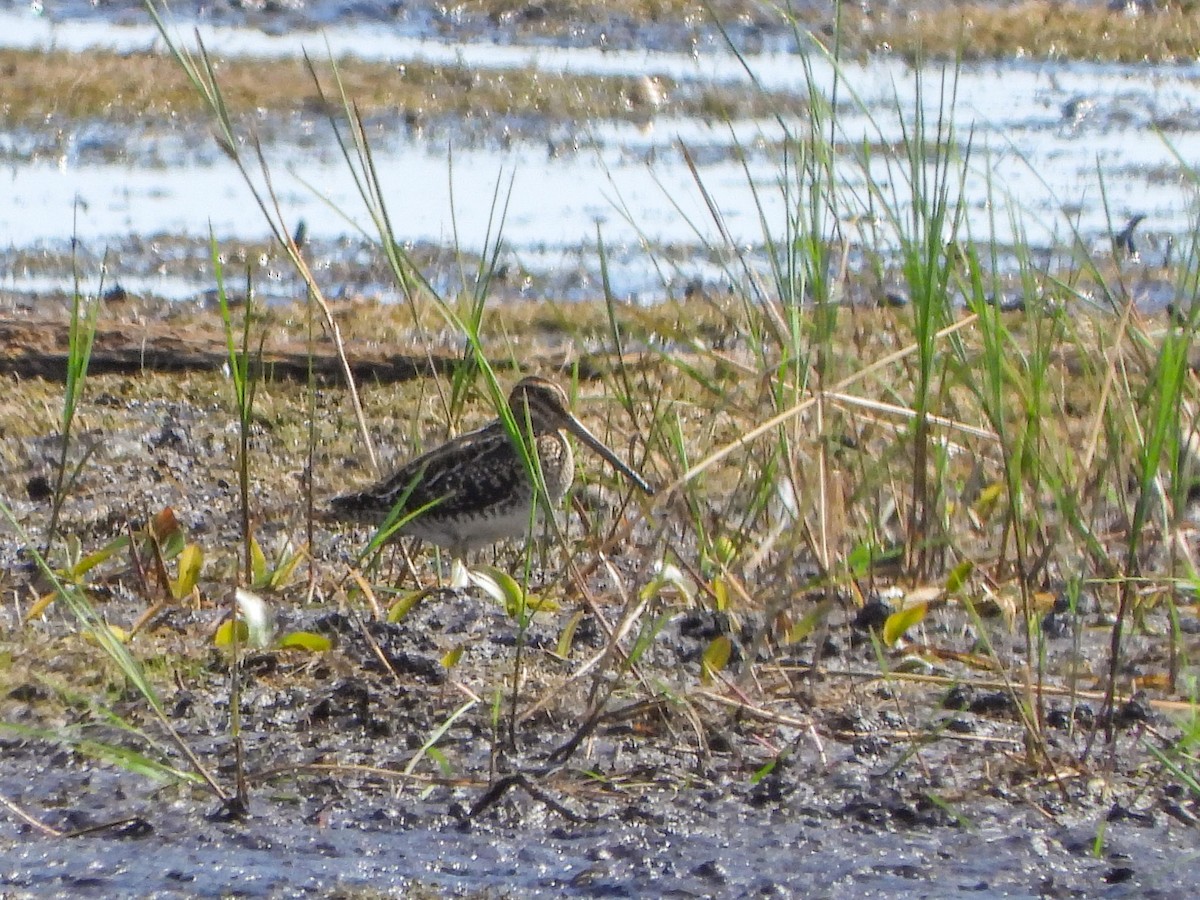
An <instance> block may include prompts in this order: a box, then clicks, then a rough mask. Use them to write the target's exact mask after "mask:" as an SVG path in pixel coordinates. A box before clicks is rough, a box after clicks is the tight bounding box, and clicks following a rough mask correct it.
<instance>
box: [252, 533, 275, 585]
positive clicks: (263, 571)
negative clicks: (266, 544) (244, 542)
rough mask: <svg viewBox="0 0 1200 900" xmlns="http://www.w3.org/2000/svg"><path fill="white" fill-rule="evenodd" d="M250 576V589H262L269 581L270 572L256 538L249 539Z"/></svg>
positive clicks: (265, 557)
mask: <svg viewBox="0 0 1200 900" xmlns="http://www.w3.org/2000/svg"><path fill="white" fill-rule="evenodd" d="M250 575H251V577H252V581H251V587H254V588H264V587H266V586H267V584H268V583H269V582H270V580H271V572H270V570H269V569H268V568H267V555H266V554H265V553H263V549H262V546H261V545H260V544H259V543H258V538H256V537H253V536H251V538H250Z"/></svg>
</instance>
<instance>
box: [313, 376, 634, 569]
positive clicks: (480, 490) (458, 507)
mask: <svg viewBox="0 0 1200 900" xmlns="http://www.w3.org/2000/svg"><path fill="white" fill-rule="evenodd" d="M508 403H509V408H510V409H511V410H512V414H513V418H514V419H515V421H516V425H517V427H518V428H519V429H520V430H521V431H522V432H524V433H528V434H531V436H532V442H531V446H532V447H533V448H534V449H535V450H536V452H537V459H538V465H539V467H540V470H541V473H542V478H543V480H544V482H545V486H546V494H547V500H548V501H549V502H550V503H551V504H553V505H557V504H558V502H559V501H560V500H561V499H562V498H563V496H564V495H565V494H566V493H567V490H568V488H570V486H571V482H572V480H573V479H574V476H575V457H574V454H573V453H572V452H571V445H570V442H569V441H568V440H567V437H566V432H570V433H571V434H574V435H575V436H576V437H578V438H579V439H580V441H582V442H583V443H584V444H585V445H587V446H588V447H589V448H591V449H592V450H594V451H595V452H596V453H598V454H599V455H600V456H601V457H603V458H604V459H605V460H607V461H608V462H609V463H610V464H611V465H612V466H613V467H614V468H616V469H617V470H618V471H620V472H621V473H622V474H624V475H625V476H626V477H627V478H629V479H630V480H631V481H633V483H634V484H636V485H637V486H638V487H639V488H640V489H642V490H643V491H646V492H647V493H653V489H652V488H651V487H650V485H648V484H647V483H646V481H645V480H644V479H643V478H642V477H641V476H640V475H638V474H637V473H636V472H635V471H633V469H631V468H630V467H629V466H628V465H626V464H625V463H624V462H623V461H622V460H621V459H620V457H618V456H617V455H616V454H615V453H614V452H613V451H612V450H610V449H609V448H608V447H607V446H605V445H604V444H603V443H602V442H601V441H600V440H599V438H597V437H595V436H594V435H593V434H592V433H591V432H590V431H588V430H587V428H585V427H584V426H583V424H582V423H580V422H579V420H578V419H576V418H575V417H574V416H572V415H571V413H570V411H569V410H568V408H567V396H566V393H565V392H564V391H563V389H562V388H561V387H559V386H558V385H556V384H555V383H554V382H552V381H548V380H546V379H545V378H539V377H536V376H531V377H528V378H523V379H522V380H521V381H519V382H518V383H517V384H516V386H514V387H513V389H512V392H511V393H510V394H509V399H508ZM535 498H536V490H535V487H534V482H533V481H532V480H531V478H530V475H529V470H528V467H527V466H526V463H525V459H524V457H523V455H522V453H521V451H520V450H519V449H518V447H517V446H516V445H515V444H514V442H513V440H512V438H511V436H510V434H509V432H508V429H507V428H506V427H505V425H504V422H503V421H502V420H500V419H496V420H495V421H493V422H490V423H489V424H487V425H485V426H484V427H483V428H480V429H478V430H476V431H472V432H469V433H467V434H464V435H461V436H460V437H457V438H454V439H453V440H451V441H448V442H447V443H445V444H442V445H441V446H440V447H437V448H435V449H433V450H431V451H429V452H428V453H425V454H424V455H422V456H419V457H417V458H416V459H413V460H411V461H409V462H408V463H405V464H404V465H403V466H401V467H400V468H399V469H398V470H397V471H396V472H394V473H393V474H392V475H390V476H388V477H387V478H385V479H383V480H381V481H379V482H377V483H376V484H374V485H371V486H370V487H368V488H366V489H365V490H362V491H357V492H355V493H351V494H344V495H342V496H340V497H335V498H333V500H332V501H331V503H330V512H331V514H332V516H333V517H334V518H336V519H342V520H349V521H359V522H367V523H370V524H376V525H378V524H380V523H382V522H383V521H384V520H385V519H386V518H387V516H388V514H389V513H390V512H391V511H392V510H393V508H395V507H396V506H397V504H400V509H399V510H398V512H399V515H400V518H403V517H405V516H407V515H410V514H412V513H418V514H417V515H415V516H414V517H413V518H411V519H410V520H409V521H407V522H405V523H404V524H403V525H402V526H401V527H400V528H399V533H400V534H405V535H411V536H413V537H416V538H420V539H421V540H425V541H429V542H430V543H433V544H437V545H438V546H440V547H446V548H448V549H449V550H450V551H451V553H452V555H454V556H455V557H457V558H462V557H464V556H465V555H466V554H467V553H468V552H470V551H471V550H475V549H477V548H479V547H485V546H487V545H489V544H493V543H495V542H497V541H500V540H506V539H510V538H520V537H523V536H525V535H526V533H527V532H528V530H529V524H530V520H531V517H530V514H531V511H532V510H531V507H532V505H533V504H534V502H535ZM401 501H403V502H402V503H401ZM418 511H419V512H418Z"/></svg>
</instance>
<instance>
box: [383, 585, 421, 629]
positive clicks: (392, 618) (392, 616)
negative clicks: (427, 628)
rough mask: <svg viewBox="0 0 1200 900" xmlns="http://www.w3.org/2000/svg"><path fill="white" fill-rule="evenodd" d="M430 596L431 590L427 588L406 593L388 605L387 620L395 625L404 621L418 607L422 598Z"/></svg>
mask: <svg viewBox="0 0 1200 900" xmlns="http://www.w3.org/2000/svg"><path fill="white" fill-rule="evenodd" d="M428 596H429V591H427V590H420V591H412V592H410V593H408V594H405V595H404V596H403V597H401V598H400V599H399V600H397V601H396V602H395V603H393V604H392V605H391V606H389V607H388V613H387V620H388V621H389V622H391V623H392V624H393V625H395V624H396V623H397V622H400V621H402V620H403V619H404V618H405V617H407V616H408V614H409V613H410V612H412V611H413V610H414V609H416V608H417V606H418V605H419V604H420V602H421V601H422V600H424V599H425V598H426V597H428Z"/></svg>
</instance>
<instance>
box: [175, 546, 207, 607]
mask: <svg viewBox="0 0 1200 900" xmlns="http://www.w3.org/2000/svg"><path fill="white" fill-rule="evenodd" d="M203 566H204V551H203V550H202V549H200V545H199V544H188V545H187V546H186V547H184V548H183V552H182V553H181V554H179V577H178V578H176V579H175V580H174V581H172V582H171V596H172V597H174V598H175V599H176V600H182V599H183V598H184V597H187V596H188V595H189V594H191V593H192V590H193V588H195V587H196V582H197V581H199V580H200V569H201V568H202V567H203Z"/></svg>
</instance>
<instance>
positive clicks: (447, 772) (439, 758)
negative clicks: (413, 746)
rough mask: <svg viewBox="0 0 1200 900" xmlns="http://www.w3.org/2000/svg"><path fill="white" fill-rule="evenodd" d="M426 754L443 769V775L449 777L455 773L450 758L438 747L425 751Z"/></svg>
mask: <svg viewBox="0 0 1200 900" xmlns="http://www.w3.org/2000/svg"><path fill="white" fill-rule="evenodd" d="M425 755H426V756H428V757H429V758H430V759H432V760H433V762H434V764H435V765H436V766H437V767H438V769H439V770H440V771H441V773H442V777H444V778H449V777H451V776H452V775H453V774H454V767H453V766H451V765H450V760H448V759H447V758H446V754H445V753H443V752H442V751H441V750H439V749H438V748H437V747H430V748H429V749H428V750H426V751H425Z"/></svg>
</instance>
